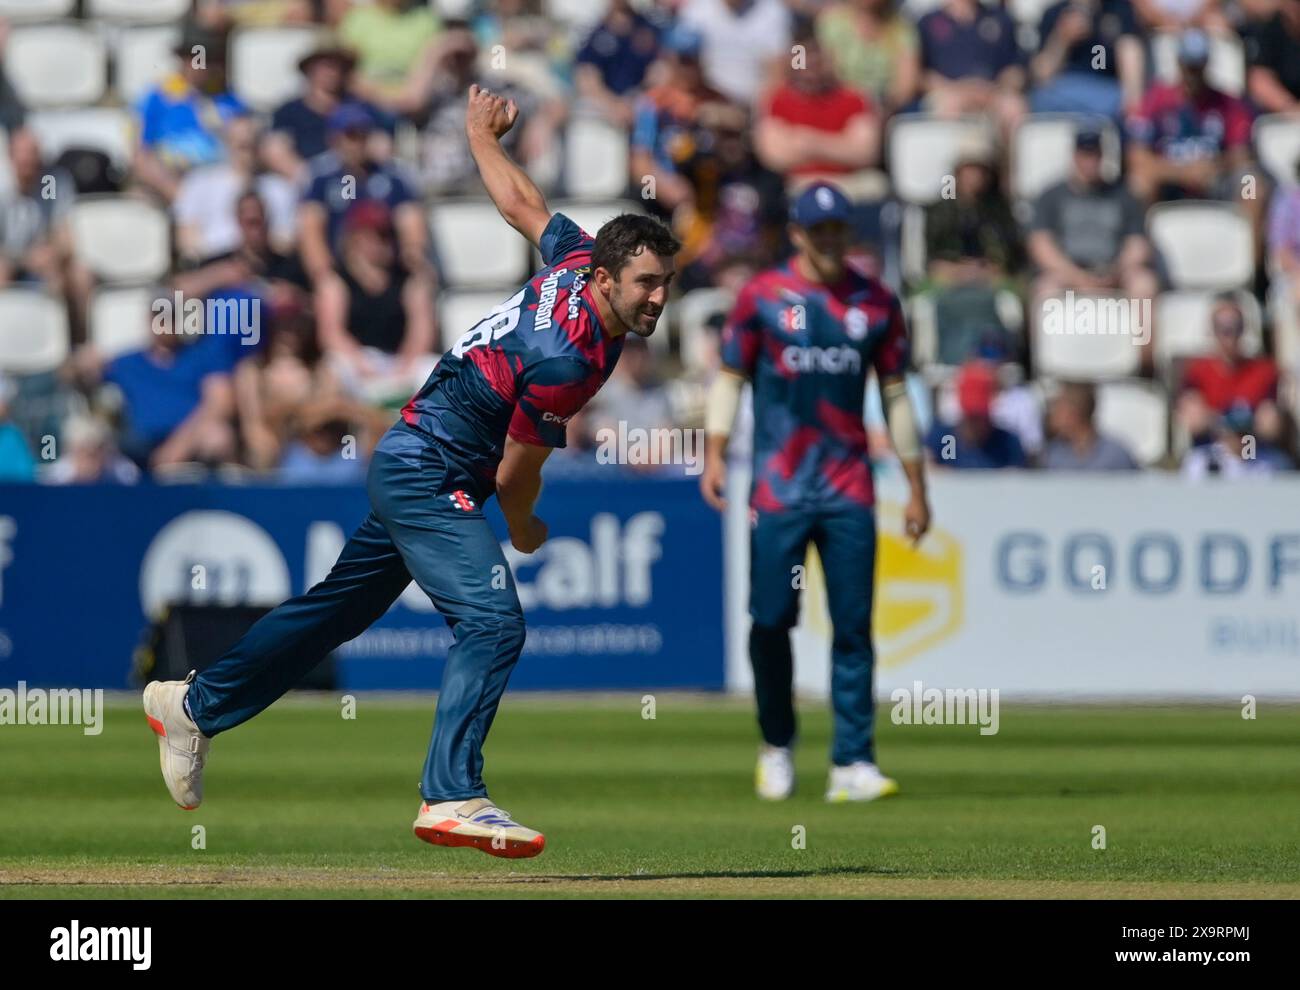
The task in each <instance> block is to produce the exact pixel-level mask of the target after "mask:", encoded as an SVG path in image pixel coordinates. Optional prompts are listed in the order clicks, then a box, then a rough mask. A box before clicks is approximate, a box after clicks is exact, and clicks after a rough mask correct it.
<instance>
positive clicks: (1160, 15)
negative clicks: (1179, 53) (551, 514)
mask: <svg viewBox="0 0 1300 990" xmlns="http://www.w3.org/2000/svg"><path fill="white" fill-rule="evenodd" d="M1133 6H1134V7H1135V8H1136V9H1137V13H1138V16H1139V17H1140V18H1141V19H1142V23H1143V24H1144V25H1146V28H1147V30H1148V31H1182V30H1184V29H1186V28H1190V27H1196V28H1202V29H1204V30H1206V31H1210V32H1212V33H1214V34H1227V33H1229V32H1231V31H1232V27H1231V25H1229V24H1228V20H1227V18H1226V17H1224V16H1223V10H1222V7H1221V5H1220V2H1219V0H1133Z"/></svg>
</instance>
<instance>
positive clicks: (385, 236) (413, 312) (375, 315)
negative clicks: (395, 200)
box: [316, 200, 434, 399]
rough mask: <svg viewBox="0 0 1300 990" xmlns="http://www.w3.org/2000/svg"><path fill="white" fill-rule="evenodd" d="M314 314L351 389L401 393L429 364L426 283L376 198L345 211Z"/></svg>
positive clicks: (429, 292)
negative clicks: (338, 246)
mask: <svg viewBox="0 0 1300 990" xmlns="http://www.w3.org/2000/svg"><path fill="white" fill-rule="evenodd" d="M316 317H317V323H318V325H319V328H320V341H321V345H322V347H323V348H324V350H325V351H326V353H327V354H328V356H329V357H330V359H331V360H332V361H333V362H334V368H335V370H336V371H337V373H338V375H339V378H340V379H341V380H342V382H343V385H344V388H345V390H347V391H348V392H349V393H351V394H354V395H369V394H376V393H380V392H382V391H383V390H389V391H391V392H394V393H402V398H403V399H404V398H406V397H407V395H408V394H409V392H410V391H413V390H414V389H415V388H416V387H418V386H419V384H420V382H422V381H423V380H424V379H425V378H426V377H427V376H428V374H429V372H430V371H431V370H433V358H432V356H431V352H432V351H433V343H434V315H433V288H432V285H431V283H430V282H429V281H428V280H427V279H426V278H423V277H420V276H417V275H415V274H414V273H412V272H411V271H410V270H409V269H407V268H406V267H405V265H404V263H403V261H402V257H401V254H400V252H399V250H398V243H397V237H396V234H395V232H394V230H393V223H392V214H391V212H390V211H389V209H388V208H387V207H386V206H385V205H384V204H383V203H382V202H379V201H377V200H371V201H367V202H364V203H359V204H357V205H356V206H354V207H353V208H352V210H351V212H349V213H348V215H347V219H346V220H345V221H344V233H343V241H342V254H341V257H340V263H339V266H338V274H337V276H336V277H331V278H329V279H326V280H323V281H322V282H321V283H320V284H319V285H318V286H317V293H316Z"/></svg>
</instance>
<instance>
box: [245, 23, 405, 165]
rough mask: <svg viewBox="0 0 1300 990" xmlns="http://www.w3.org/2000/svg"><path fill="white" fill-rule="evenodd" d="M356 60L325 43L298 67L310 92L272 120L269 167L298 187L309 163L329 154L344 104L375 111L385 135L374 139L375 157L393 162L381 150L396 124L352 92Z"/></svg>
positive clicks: (378, 134) (264, 151)
mask: <svg viewBox="0 0 1300 990" xmlns="http://www.w3.org/2000/svg"><path fill="white" fill-rule="evenodd" d="M356 64H357V59H356V55H355V54H353V52H352V51H351V50H350V49H347V48H344V47H342V46H341V45H338V44H336V43H333V42H322V43H321V44H320V45H319V46H317V47H316V48H315V49H313V50H312V51H310V52H308V53H307V54H306V55H305V56H304V57H303V58H302V60H301V61H300V62H299V63H298V71H299V72H301V73H302V75H303V79H304V81H305V88H304V90H303V94H302V96H299V97H297V98H295V99H292V100H289V101H288V102H287V103H285V104H283V105H281V106H280V107H278V108H277V109H276V111H275V113H274V114H273V115H272V117H271V129H270V133H269V134H267V135H266V138H265V140H264V141H263V144H262V154H263V156H264V157H265V159H266V163H267V165H268V166H269V167H270V168H272V169H274V170H275V171H276V172H278V173H279V174H280V175H283V176H284V177H285V178H287V179H290V180H292V181H293V182H299V183H300V182H303V181H304V180H305V179H306V178H307V176H308V173H309V166H308V162H310V161H311V159H313V158H315V157H316V156H317V155H320V154H324V153H325V152H326V151H328V150H329V118H330V114H332V113H334V111H335V110H337V109H338V108H339V107H340V106H341V105H342V104H343V103H345V102H351V103H359V104H360V105H361V106H363V107H365V108H366V110H367V111H369V113H370V115H371V118H372V119H373V120H374V121H375V122H376V124H377V125H378V127H379V130H377V131H376V132H375V135H374V136H372V138H371V141H372V147H371V149H370V151H371V155H372V157H374V158H376V159H377V160H383V159H384V158H386V157H388V154H387V152H388V150H389V148H388V147H380V148H376V147H374V146H373V144H374V142H375V139H376V138H379V139H381V141H382V142H383V144H384V145H386V146H391V138H392V132H393V129H394V127H395V121H394V120H393V119H392V118H391V117H389V116H388V115H387V114H385V113H384V112H383V111H382V110H380V109H379V108H378V107H375V106H373V105H371V104H368V103H366V101H364V100H361V99H358V98H357V97H356V96H355V95H354V94H352V93H350V92H349V80H350V79H351V76H352V72H353V70H354V69H355V68H356Z"/></svg>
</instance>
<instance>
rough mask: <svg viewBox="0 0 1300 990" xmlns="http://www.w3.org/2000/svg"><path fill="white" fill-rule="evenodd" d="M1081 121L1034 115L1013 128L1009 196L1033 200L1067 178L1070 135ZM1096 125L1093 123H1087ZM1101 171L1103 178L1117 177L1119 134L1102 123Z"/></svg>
mask: <svg viewBox="0 0 1300 990" xmlns="http://www.w3.org/2000/svg"><path fill="white" fill-rule="evenodd" d="M1084 119H1085V118H1083V117H1081V116H1073V115H1070V114H1034V115H1032V116H1029V117H1026V118H1025V120H1024V122H1023V123H1022V124H1021V125H1020V127H1019V128H1017V129H1016V133H1015V137H1014V138H1013V139H1012V148H1011V193H1012V195H1013V196H1015V197H1016V198H1017V199H1035V198H1037V196H1038V195H1039V194H1040V193H1042V192H1043V191H1044V190H1045V189H1047V188H1048V187H1049V186H1052V185H1055V184H1056V183H1058V182H1060V181H1062V180H1063V179H1065V178H1066V176H1068V175H1069V173H1070V169H1071V167H1072V165H1073V161H1074V134H1075V131H1076V130H1078V128H1079V125H1080V123H1081V122H1082V121H1083V120H1084ZM1089 123H1091V124H1092V125H1093V126H1097V124H1098V121H1097V120H1091V121H1089ZM1101 133H1102V139H1101V147H1102V169H1103V174H1104V175H1105V176H1106V178H1107V179H1111V180H1113V179H1115V178H1116V177H1118V175H1119V132H1118V131H1117V130H1116V128H1115V125H1114V124H1112V123H1110V122H1109V121H1105V122H1104V123H1102V127H1101Z"/></svg>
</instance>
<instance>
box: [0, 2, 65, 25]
mask: <svg viewBox="0 0 1300 990" xmlns="http://www.w3.org/2000/svg"><path fill="white" fill-rule="evenodd" d="M76 5H77V0H0V17H3V18H4V19H5V20H6V21H9V22H10V23H11V24H18V23H21V22H23V21H52V20H57V19H58V18H60V17H70V16H71V15H72V9H73V7H75V6H76Z"/></svg>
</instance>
